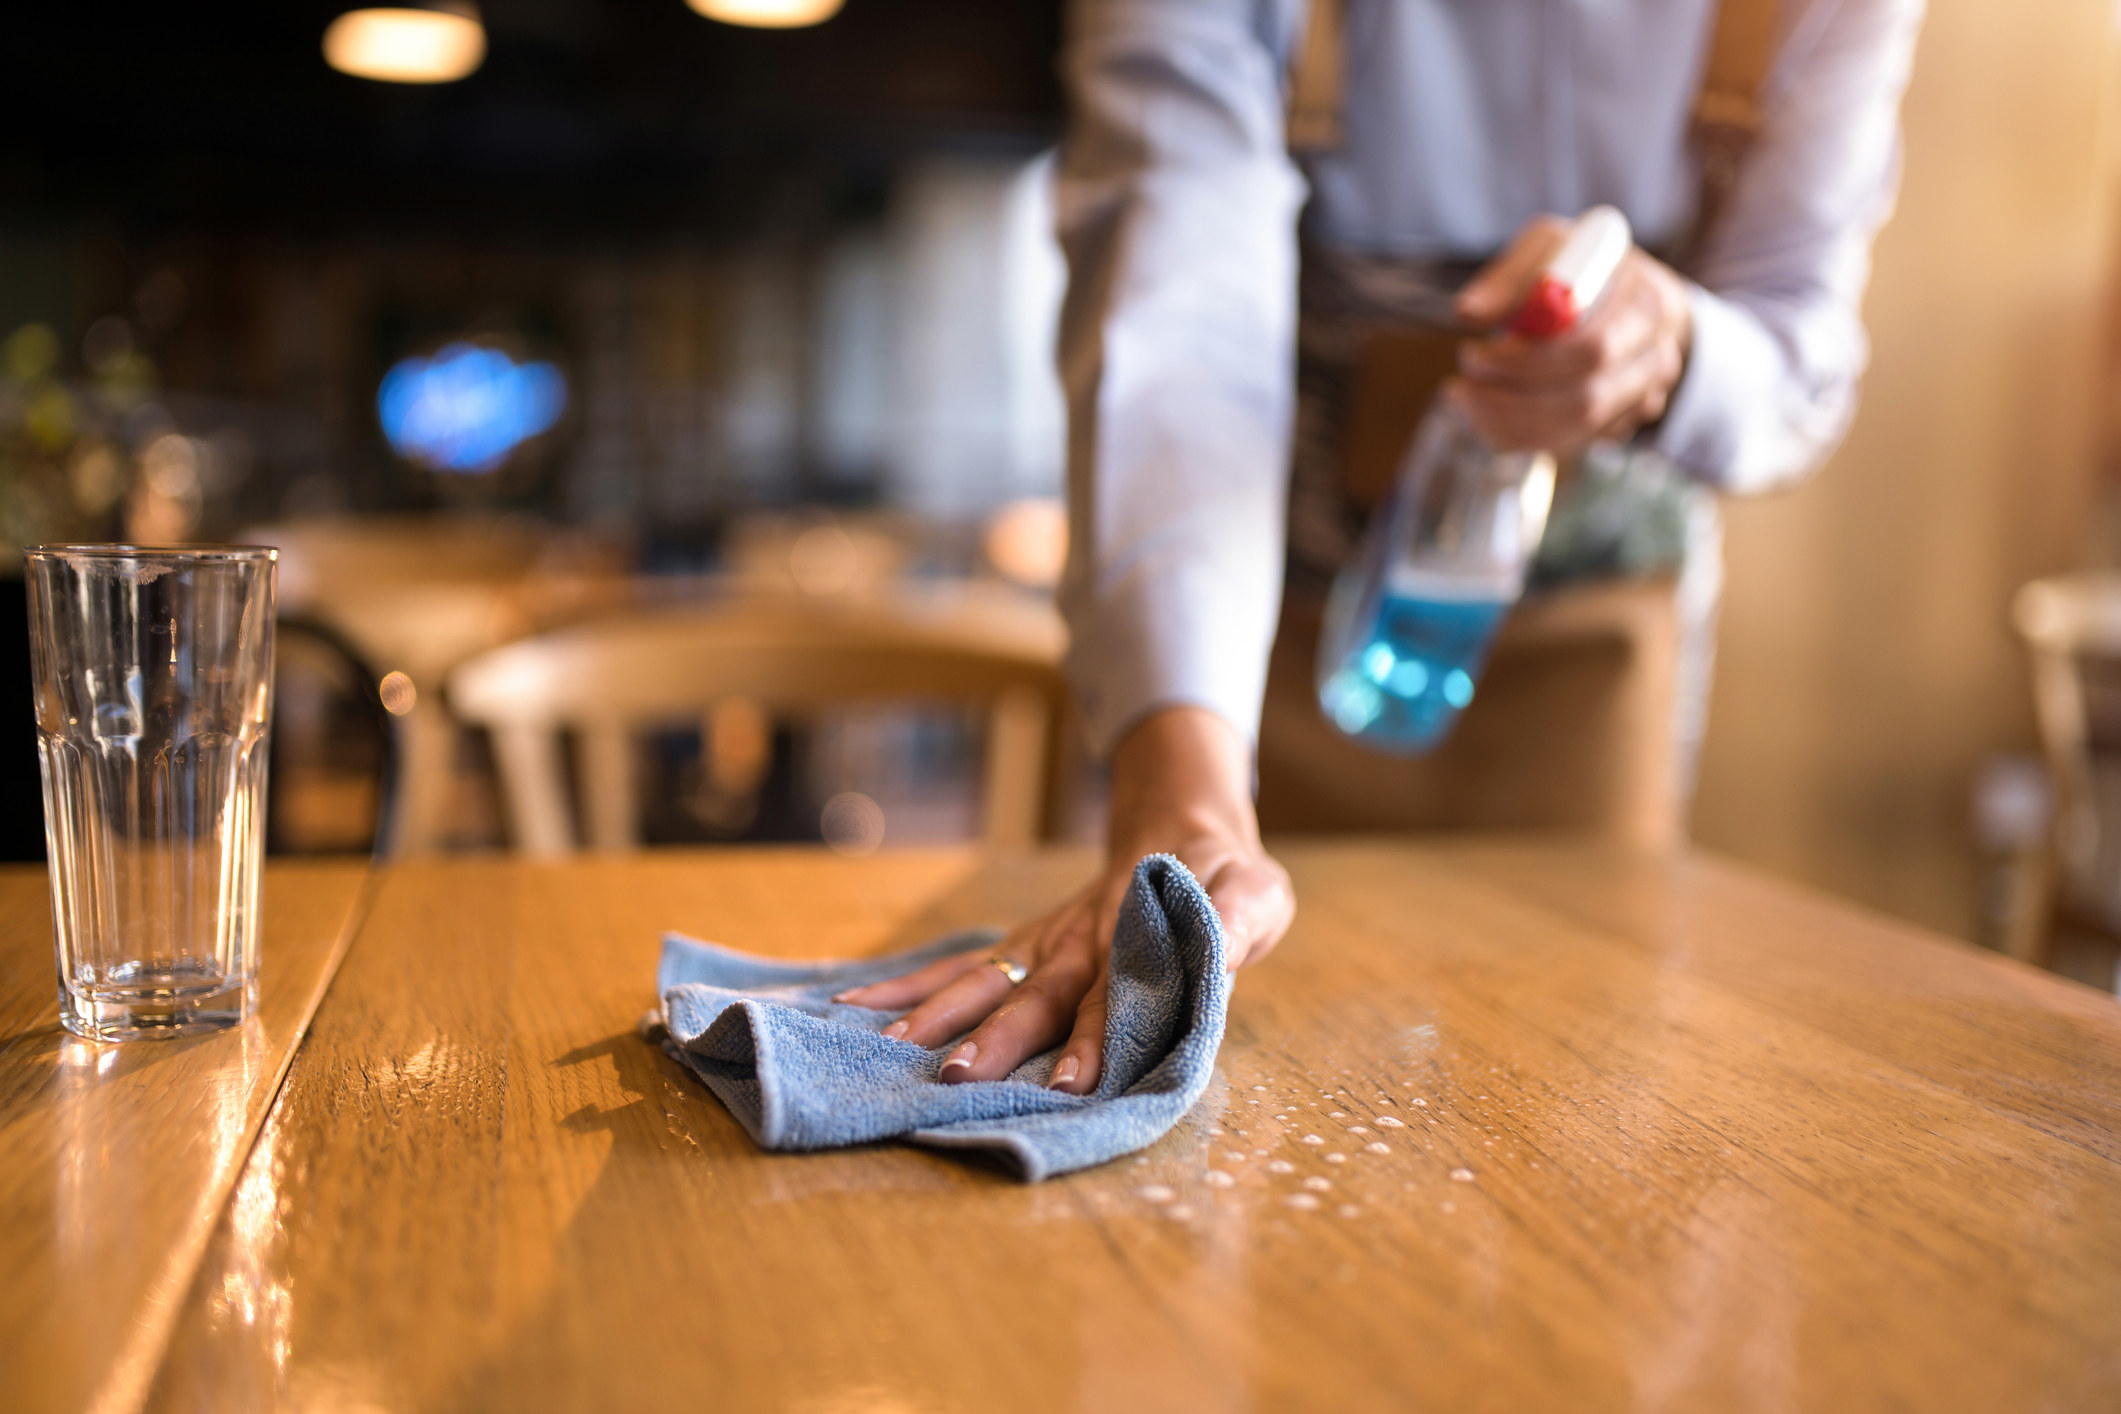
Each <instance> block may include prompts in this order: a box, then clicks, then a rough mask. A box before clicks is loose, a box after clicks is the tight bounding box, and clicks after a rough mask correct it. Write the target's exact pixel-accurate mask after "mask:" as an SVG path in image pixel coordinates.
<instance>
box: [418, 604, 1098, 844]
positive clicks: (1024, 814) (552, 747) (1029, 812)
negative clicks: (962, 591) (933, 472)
mask: <svg viewBox="0 0 2121 1414" xmlns="http://www.w3.org/2000/svg"><path fill="white" fill-rule="evenodd" d="M1049 619H1050V616H1030V617H1026V616H1010V615H1006V614H1004V615H994V614H989V613H953V612H949V611H947V610H943V611H929V612H921V611H917V610H914V609H909V608H899V607H873V606H871V607H860V608H855V607H845V608H840V607H826V606H804V605H799V604H792V603H786V602H771V603H756V604H750V603H742V602H739V603H734V604H728V605H724V606H717V607H712V608H701V609H685V610H674V611H667V612H657V613H641V614H629V615H625V616H622V617H617V618H611V619H603V620H597V621H593V622H589V623H583V624H577V625H574V626H572V627H569V628H565V629H561V630H558V631H556V632H553V633H547V634H542V635H540V636H538V637H535V638H528V639H524V640H521V641H519V642H516V643H511V644H508V645H506V646H504V647H500V648H496V649H493V650H491V651H489V652H486V653H483V654H480V655H479V656H478V657H475V658H473V659H471V660H469V661H467V662H466V663H464V664H463V665H461V666H460V667H459V668H457V670H456V671H455V672H454V673H452V674H451V675H450V678H449V683H448V691H449V698H450V702H451V704H452V706H453V707H454V708H455V710H456V712H457V713H458V715H459V716H460V717H461V718H463V719H464V720H466V721H469V722H474V723H478V724H480V725H483V726H485V727H487V728H488V729H489V730H490V731H491V732H492V734H493V742H494V751H495V756H496V759H497V760H498V762H499V765H500V771H501V783H502V787H503V790H504V793H505V796H506V800H507V811H508V816H509V820H510V824H511V827H512V833H513V835H514V839H515V843H516V846H517V848H519V849H521V850H523V851H524V852H526V853H529V854H537V855H557V854H565V853H568V852H570V851H572V850H573V849H574V848H575V831H574V828H573V824H572V815H573V812H572V811H571V810H570V808H569V802H568V793H567V789H566V771H565V762H564V757H563V755H562V752H561V742H560V734H561V732H562V731H571V732H573V733H574V734H575V735H576V739H577V745H578V749H579V761H580V766H581V774H582V784H583V807H584V808H583V816H584V818H585V821H586V824H587V827H588V829H587V833H588V836H589V842H590V844H591V845H592V846H593V847H595V848H598V849H624V848H629V847H631V846H633V845H634V844H636V843H637V842H638V839H639V823H638V815H639V793H638V788H637V783H636V781H635V780H634V769H633V768H634V754H633V738H634V735H635V734H636V733H638V732H640V731H643V730H646V729H649V728H653V727H656V726H668V725H674V724H679V723H685V722H697V721H699V720H700V717H701V714H702V712H703V711H704V710H705V709H706V708H708V707H710V706H711V705H713V704H714V703H715V702H717V701H720V700H723V699H727V698H732V697H743V698H748V699H751V700H753V701H756V702H757V703H759V704H760V705H761V706H762V707H764V708H765V709H766V710H767V711H768V712H770V713H774V714H777V715H784V716H786V715H794V716H801V715H805V714H810V713H814V712H817V711H819V710H822V709H828V708H833V707H839V706H844V705H846V704H848V703H851V702H864V701H866V702H876V701H884V700H893V699H897V700H912V701H919V700H927V701H951V702H961V703H974V704H977V705H979V706H981V707H983V708H984V709H985V711H986V715H987V745H986V780H985V785H984V824H985V828H984V835H985V838H986V839H987V841H988V842H990V843H995V844H1022V843H1028V842H1030V841H1031V840H1033V839H1035V838H1037V837H1038V836H1039V835H1040V834H1041V833H1042V829H1041V826H1042V822H1043V821H1044V819H1045V816H1046V802H1047V796H1048V794H1049V792H1050V790H1051V785H1052V778H1053V775H1054V772H1055V770H1056V763H1057V761H1058V757H1059V743H1060V736H1061V726H1060V719H1061V709H1062V704H1063V702H1064V701H1065V696H1064V693H1065V689H1064V687H1063V682H1062V678H1061V675H1060V670H1059V667H1058V663H1059V658H1060V647H1061V644H1060V641H1059V637H1058V634H1057V631H1055V630H1051V629H1049V628H1048V626H1047V625H1048V622H1049Z"/></svg>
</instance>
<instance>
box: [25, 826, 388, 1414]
mask: <svg viewBox="0 0 2121 1414" xmlns="http://www.w3.org/2000/svg"><path fill="white" fill-rule="evenodd" d="M367 878H368V871H367V868H366V866H365V865H363V864H359V863H304V864H287V863H275V864H272V865H269V866H268V867H267V869H266V872H265V921H264V935H263V948H264V961H263V966H262V968H261V969H260V975H259V998H258V1014H257V1017H256V1019H255V1020H253V1021H252V1022H251V1023H250V1024H249V1025H248V1026H245V1027H243V1028H242V1029H241V1030H239V1031H234V1032H228V1033H223V1034H221V1035H214V1036H195V1037H190V1038H186V1039H183V1040H176V1041H160V1042H144V1041H143V1042H138V1043H135V1044H132V1045H127V1046H111V1045H95V1044H92V1043H89V1042H86V1041H82V1040H79V1039H77V1038H75V1037H73V1036H70V1035H68V1034H67V1033H66V1032H64V1031H62V1030H60V1028H59V1009H58V1003H57V1001H56V999H55V991H56V987H55V984H54V982H53V979H52V934H51V911H50V896H49V894H48V893H47V891H46V887H45V876H44V871H43V870H42V869H40V868H35V867H11V868H6V869H0V1217H4V1221H0V1273H4V1274H5V1278H6V1279H5V1280H4V1281H0V1407H5V1408H6V1409H8V1410H10V1411H12V1412H13V1414H32V1412H33V1411H37V1412H38V1414H41V1411H47V1410H50V1411H60V1410H82V1409H95V1410H121V1409H130V1408H133V1407H135V1406H137V1404H138V1403H139V1400H140V1396H141V1393H142V1392H143V1390H144V1389H145V1387H146V1382H147V1380H148V1378H149V1376H151V1375H152V1374H153V1372H154V1369H155V1366H156V1363H157V1362H158V1361H159V1359H160V1358H161V1353H162V1350H163V1347H164V1344H165V1342H166V1341H167V1340H168V1337H169V1330H170V1325H171V1322H172V1321H173V1320H174V1319H175V1318H176V1316H177V1314H178V1311H179V1309H180V1308H179V1302H180V1300H181V1298H182V1297H183V1295H184V1292H185V1291H186V1290H187V1289H188V1287H189V1285H190V1282H191V1279H192V1275H193V1272H194V1270H195V1268H196V1267H197V1265H198V1262H199V1256H200V1253H201V1251H202V1250H203V1249H204V1247H205V1245H206V1241H207V1237H208V1235H209V1233H210V1232H211V1231H212V1230H213V1225H214V1223H215V1221H216V1220H217V1219H218V1218H219V1216H220V1215H221V1214H222V1213H223V1212H224V1211H225V1210H226V1208H227V1203H228V1196H229V1190H230V1188H231V1187H232V1185H233V1184H234V1182H235V1178H236V1172H237V1170H238V1169H239V1168H241V1167H242V1165H243V1163H244V1160H245V1157H246V1156H247V1155H249V1154H250V1153H251V1141H252V1140H253V1139H254V1138H255V1137H256V1136H257V1133H258V1129H259V1126H260V1124H261V1123H262V1122H263V1121H264V1119H265V1111H266V1109H267V1107H268V1106H270V1105H271V1103H272V1100H273V1096H274V1094H275V1093H276V1092H277V1091H278V1089H279V1087H280V1081H281V1078H282V1077H283V1076H284V1075H286V1073H287V1064H288V1061H289V1059H290V1058H291V1057H292V1056H293V1054H294V1051H295V1046H296V1044H297V1043H298V1042H299V1041H300V1040H301V1037H302V1032H303V1029H304V1028H305V1027H306V1026H308V1024H309V1020H310V1017H311V1016H312V1015H314V1013H315V1011H316V1007H317V1002H318V1000H319V999H320V998H321V997H322V996H323V995H324V988H325V985H326V984H327V983H328V982H329V981H330V979H331V975H332V972H333V970H334V969H335V968H336V967H337V965H338V962H339V958H340V957H341V955H342V954H343V951H344V949H345V947H346V944H347V941H348V939H349V938H350V937H351V936H352V933H353V925H354V921H355V919H356V917H357V914H358V907H359V903H360V899H361V896H362V889H363V886H364V883H365V882H366V880H367Z"/></svg>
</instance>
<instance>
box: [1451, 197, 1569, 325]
mask: <svg viewBox="0 0 2121 1414" xmlns="http://www.w3.org/2000/svg"><path fill="white" fill-rule="evenodd" d="M1568 234H1569V223H1568V222H1566V221H1564V220H1562V219H1561V218H1560V217H1559V216H1534V217H1533V218H1532V219H1531V220H1529V221H1527V222H1525V224H1524V226H1523V227H1522V228H1521V229H1520V230H1519V231H1518V232H1517V237H1516V239H1514V240H1512V241H1511V242H1510V245H1509V248H1508V249H1507V250H1505V251H1503V253H1502V254H1501V255H1499V256H1497V257H1495V259H1493V260H1491V261H1489V262H1488V263H1487V264H1486V265H1484V266H1482V267H1481V270H1480V273H1479V274H1477V275H1475V276H1474V277H1473V278H1472V279H1471V280H1468V281H1467V282H1466V286H1465V288H1464V289H1462V290H1460V291H1459V292H1458V298H1457V300H1456V301H1455V306H1456V309H1457V313H1458V318H1459V320H1460V322H1462V323H1464V324H1466V325H1468V326H1470V327H1471V328H1475V329H1490V328H1493V327H1494V326H1495V325H1497V324H1500V323H1502V322H1503V321H1504V320H1505V319H1508V318H1509V317H1510V315H1511V314H1513V313H1515V312H1516V309H1517V306H1518V305H1520V304H1522V303H1524V297H1525V293H1526V291H1528V290H1530V289H1531V288H1532V281H1533V280H1534V279H1535V278H1537V276H1538V274H1539V272H1540V270H1541V268H1542V267H1544V266H1545V265H1546V263H1547V262H1548V261H1549V260H1551V259H1553V258H1554V253H1555V252H1556V251H1557V250H1559V249H1561V243H1562V242H1563V241H1564V240H1566V239H1568Z"/></svg>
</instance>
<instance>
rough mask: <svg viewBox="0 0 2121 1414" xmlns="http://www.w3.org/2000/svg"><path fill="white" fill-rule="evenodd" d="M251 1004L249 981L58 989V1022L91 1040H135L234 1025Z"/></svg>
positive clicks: (254, 999) (254, 992) (253, 990)
mask: <svg viewBox="0 0 2121 1414" xmlns="http://www.w3.org/2000/svg"><path fill="white" fill-rule="evenodd" d="M257 1004H258V989H257V984H256V983H255V982H240V981H239V982H232V983H230V984H228V985H227V986H223V987H219V988H215V989H212V990H206V991H202V990H199V989H198V988H197V987H196V986H180V987H169V988H157V987H126V988H123V989H122V990H121V989H116V988H113V989H109V990H99V991H97V992H94V993H77V992H72V991H69V990H67V989H65V988H63V987H62V988H61V989H60V991H59V1021H60V1024H61V1025H63V1026H65V1027H66V1029H67V1030H69V1031H71V1032H73V1033H74V1034H75V1035H76V1036H82V1037H86V1038H87V1039H88V1040H91V1041H137V1040H147V1039H154V1038H167V1037H173V1036H195V1035H198V1034H199V1033H200V1032H202V1031H220V1030H224V1029H226V1028H228V1027H230V1026H240V1025H242V1024H243V1021H244V1018H246V1017H248V1016H249V1015H250V1014H251V1012H252V1011H253V1010H255V1009H256V1007H257Z"/></svg>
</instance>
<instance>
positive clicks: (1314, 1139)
mask: <svg viewBox="0 0 2121 1414" xmlns="http://www.w3.org/2000/svg"><path fill="white" fill-rule="evenodd" d="M1303 1142H1304V1143H1306V1144H1323V1143H1325V1142H1326V1141H1325V1140H1323V1139H1321V1138H1319V1137H1318V1136H1317V1135H1316V1134H1306V1135H1305V1136H1304V1137H1303Z"/></svg>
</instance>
